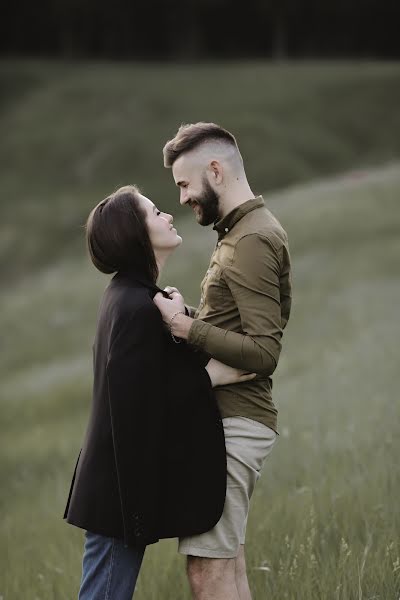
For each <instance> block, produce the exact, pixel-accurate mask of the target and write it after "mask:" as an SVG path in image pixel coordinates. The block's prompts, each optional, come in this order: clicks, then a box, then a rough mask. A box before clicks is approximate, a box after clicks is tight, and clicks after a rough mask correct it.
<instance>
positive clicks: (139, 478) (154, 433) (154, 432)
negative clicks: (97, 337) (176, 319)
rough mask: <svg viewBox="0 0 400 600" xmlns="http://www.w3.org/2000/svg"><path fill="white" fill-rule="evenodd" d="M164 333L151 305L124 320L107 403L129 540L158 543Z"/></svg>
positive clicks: (110, 366) (112, 356)
mask: <svg viewBox="0 0 400 600" xmlns="http://www.w3.org/2000/svg"><path fill="white" fill-rule="evenodd" d="M164 339H165V338H164V335H163V323H162V319H161V315H160V313H159V311H158V310H157V308H156V307H155V306H153V305H146V306H145V307H142V308H140V309H139V310H137V311H136V312H135V313H134V314H133V315H132V316H128V317H127V318H125V319H121V324H120V325H119V326H118V328H117V333H116V335H115V337H114V339H113V341H112V343H111V347H110V351H109V355H108V361H107V368H106V371H107V382H108V399H109V408H110V417H111V427H112V437H113V446H114V455H115V463H116V470H117V477H118V485H119V494H120V500H121V509H122V515H123V521H124V532H125V540H126V542H127V543H131V544H148V543H152V542H154V541H157V536H156V534H155V532H156V531H157V524H158V512H159V508H158V507H159V498H160V491H161V490H160V489H159V486H160V479H161V478H160V476H159V475H160V474H159V471H160V465H161V460H160V457H161V456H162V451H163V449H162V437H161V433H162V422H163V417H164V411H165V406H164V403H163V400H164V395H163V381H165V377H164V373H163V369H164V364H165V360H164V358H165V357H164V343H165V342H164Z"/></svg>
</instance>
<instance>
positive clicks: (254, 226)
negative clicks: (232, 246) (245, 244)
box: [236, 206, 288, 250]
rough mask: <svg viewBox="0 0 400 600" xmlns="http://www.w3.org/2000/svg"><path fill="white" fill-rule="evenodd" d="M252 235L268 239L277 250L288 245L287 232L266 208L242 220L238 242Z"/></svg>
mask: <svg viewBox="0 0 400 600" xmlns="http://www.w3.org/2000/svg"><path fill="white" fill-rule="evenodd" d="M250 235H254V236H256V237H261V238H264V239H266V240H267V241H268V242H269V243H270V244H271V245H272V246H273V247H274V248H275V250H279V249H280V248H281V247H282V246H284V245H287V243H288V237H287V233H286V231H285V230H284V228H283V227H282V225H281V223H280V222H279V221H278V219H277V218H276V217H275V215H273V214H272V212H271V211H270V210H269V209H268V208H267V207H266V206H262V207H260V208H257V209H255V210H253V211H251V212H249V213H247V215H245V216H244V217H243V218H242V219H241V221H240V227H239V228H238V230H237V233H236V238H237V240H236V242H237V243H238V242H239V241H240V240H242V239H243V238H245V237H248V236H250Z"/></svg>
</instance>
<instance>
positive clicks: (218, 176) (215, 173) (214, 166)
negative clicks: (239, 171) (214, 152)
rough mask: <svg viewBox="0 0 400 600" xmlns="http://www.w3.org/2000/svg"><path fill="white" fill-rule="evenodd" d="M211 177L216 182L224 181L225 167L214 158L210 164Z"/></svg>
mask: <svg viewBox="0 0 400 600" xmlns="http://www.w3.org/2000/svg"><path fill="white" fill-rule="evenodd" d="M209 169H210V175H211V179H212V181H213V182H214V183H216V184H219V183H222V180H223V176H224V169H223V167H222V165H221V163H220V162H219V161H218V160H212V161H211V162H210V165H209Z"/></svg>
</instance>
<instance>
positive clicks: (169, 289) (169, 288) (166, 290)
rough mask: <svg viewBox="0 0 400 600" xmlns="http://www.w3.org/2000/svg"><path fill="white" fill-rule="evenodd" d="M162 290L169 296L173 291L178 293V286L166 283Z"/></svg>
mask: <svg viewBox="0 0 400 600" xmlns="http://www.w3.org/2000/svg"><path fill="white" fill-rule="evenodd" d="M164 292H167V294H168V295H169V296H170V295H171V294H174V293H176V292H177V293H178V294H180V291H179V290H178V288H176V287H172V286H171V285H167V287H166V288H164Z"/></svg>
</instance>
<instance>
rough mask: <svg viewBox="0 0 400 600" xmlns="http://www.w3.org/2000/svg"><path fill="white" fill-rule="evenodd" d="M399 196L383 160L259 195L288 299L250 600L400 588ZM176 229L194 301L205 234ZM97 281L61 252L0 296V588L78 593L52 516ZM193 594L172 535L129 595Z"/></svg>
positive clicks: (84, 371) (140, 599)
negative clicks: (287, 269) (286, 273)
mask: <svg viewBox="0 0 400 600" xmlns="http://www.w3.org/2000/svg"><path fill="white" fill-rule="evenodd" d="M399 193H400V169H399V164H398V163H393V165H392V166H388V167H386V168H381V169H377V170H370V171H368V170H364V171H362V172H361V171H359V172H358V173H357V176H355V175H354V173H353V174H351V175H348V176H345V177H341V178H335V179H332V180H328V181H326V180H323V181H321V182H320V183H314V184H312V185H308V184H303V185H297V186H296V187H289V188H287V189H286V190H283V191H281V192H279V193H274V194H270V195H268V196H266V199H267V202H268V204H269V206H270V208H271V210H272V211H273V212H274V213H275V214H276V215H277V216H278V217H279V218H280V220H281V221H282V223H283V224H284V226H285V228H286V229H287V231H288V233H289V238H290V242H291V252H292V258H293V269H294V271H293V273H294V307H293V314H292V318H291V321H290V323H289V326H288V330H287V332H286V334H285V339H284V342H285V343H284V351H283V354H282V357H281V361H280V364H279V367H278V370H277V373H276V377H275V381H274V393H275V401H276V404H277V406H278V409H279V424H280V432H281V436H280V438H279V440H278V443H277V447H276V448H275V449H274V452H273V453H272V455H271V458H270V459H269V461H268V463H267V464H266V466H265V470H264V473H263V476H262V477H261V480H260V482H259V485H258V487H257V489H256V492H255V495H254V497H253V506H252V511H251V515H250V519H249V525H248V540H247V561H248V569H249V577H250V584H251V587H252V590H253V594H254V599H255V600H267V599H271V600H282V599H288V600H321V599H323V600H325V599H326V600H328V599H329V600H331V599H332V600H353V599H354V600H360V599H362V600H395V599H396V598H398V596H399V594H400V580H399V576H400V547H399V538H398V532H399V527H400V522H399V521H400V518H399V511H398V498H399V492H400V485H399V484H400V473H399V465H398V458H397V457H398V455H399V451H400V448H399V427H398V340H399V334H400V324H399V319H398V306H399V305H400V277H399V276H400V266H399V261H398V256H399V254H400V238H399V235H398V232H399V228H400V204H399V200H398V198H399ZM179 229H180V231H181V232H182V233H183V237H184V246H183V248H182V249H181V250H180V251H178V252H177V254H176V256H174V257H173V258H172V259H171V262H170V265H169V266H168V268H167V271H166V272H165V273H164V276H163V283H166V282H167V281H168V282H172V283H174V284H177V285H178V286H180V287H181V288H182V290H183V291H184V292H185V295H186V296H187V297H188V299H189V300H191V301H192V302H194V301H195V298H196V296H197V287H198V283H199V281H200V277H201V274H202V271H203V270H204V269H205V268H206V266H207V262H208V257H209V254H210V251H211V249H212V245H213V240H214V236H213V233H212V232H210V231H208V230H204V229H203V228H200V227H198V226H197V225H196V224H195V223H194V222H193V221H192V219H189V220H186V221H182V222H181V223H180V226H179ZM60 243H61V242H60ZM106 281H107V278H106V277H102V276H100V275H97V274H96V273H95V272H94V270H93V269H92V268H91V267H90V266H89V264H88V262H87V260H86V258H85V257H84V256H83V252H82V254H81V256H77V257H75V256H73V255H71V256H69V255H67V256H66V257H65V258H64V259H62V260H58V259H57V255H56V257H55V258H54V257H53V262H52V264H51V265H49V264H48V262H47V261H45V262H44V264H43V265H42V268H41V269H38V270H35V271H34V272H32V273H31V274H30V275H29V276H25V277H24V278H22V279H20V280H18V281H15V282H14V283H13V284H12V285H11V284H10V285H8V286H7V289H6V290H5V293H4V294H3V295H2V297H1V299H0V328H1V330H2V332H3V333H4V338H3V339H6V340H7V352H6V353H5V355H4V360H3V361H2V365H1V367H0V375H1V378H2V399H1V403H2V424H1V436H0V439H1V454H0V466H1V472H2V474H3V481H4V483H3V485H2V487H1V492H0V501H1V505H0V507H1V514H2V520H1V536H2V540H3V543H2V545H1V548H0V565H1V568H0V596H1V597H2V598H3V599H4V600H17V599H18V600H20V599H21V598H29V599H31V598H32V599H33V600H35V599H40V600H53V599H54V600H64V599H65V600H66V599H68V600H70V599H71V598H73V597H76V593H77V589H78V586H79V577H80V562H81V554H82V540H83V535H82V532H81V531H79V530H76V529H74V528H72V527H70V526H67V525H66V524H64V523H63V521H62V513H63V509H64V505H65V501H66V497H67V492H68V487H69V482H70V477H71V475H72V470H73V466H74V461H75V458H76V455H77V452H78V450H79V446H80V443H81V440H82V435H83V431H84V428H85V423H86V419H87V413H88V407H89V402H90V389H91V373H90V369H91V364H90V360H91V355H90V351H91V349H90V346H91V343H92V337H93V332H94V326H95V318H96V308H97V305H98V300H99V297H100V294H101V291H102V289H103V288H104V286H105V284H106ZM189 597H190V596H189V593H188V587H187V583H186V579H185V572H184V560H183V557H181V556H179V555H178V554H177V553H176V541H175V540H167V541H163V542H161V543H160V544H157V545H154V546H152V547H150V548H149V549H148V550H147V552H146V556H145V562H144V565H143V568H142V571H141V574H140V578H139V581H138V588H137V595H136V596H135V598H137V600H153V599H154V600H159V599H160V598H162V600H176V599H177V598H179V599H181V600H186V599H189Z"/></svg>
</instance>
